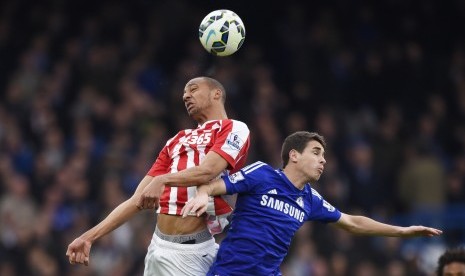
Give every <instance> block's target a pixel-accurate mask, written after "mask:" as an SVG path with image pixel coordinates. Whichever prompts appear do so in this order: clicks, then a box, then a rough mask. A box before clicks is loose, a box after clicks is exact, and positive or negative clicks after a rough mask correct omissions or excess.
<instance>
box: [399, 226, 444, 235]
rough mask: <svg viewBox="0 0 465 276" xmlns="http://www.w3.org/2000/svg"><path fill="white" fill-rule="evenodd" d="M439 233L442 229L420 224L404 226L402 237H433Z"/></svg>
mask: <svg viewBox="0 0 465 276" xmlns="http://www.w3.org/2000/svg"><path fill="white" fill-rule="evenodd" d="M441 234H442V230H439V229H436V228H431V227H426V226H421V225H414V226H409V227H405V229H404V231H403V232H402V236H403V237H434V236H439V235H441Z"/></svg>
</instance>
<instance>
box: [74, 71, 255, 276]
mask: <svg viewBox="0 0 465 276" xmlns="http://www.w3.org/2000/svg"><path fill="white" fill-rule="evenodd" d="M183 100H184V104H185V106H186V109H187V112H188V114H189V116H190V117H191V118H193V119H194V120H195V121H196V122H197V123H198V126H197V128H195V129H184V130H181V131H179V132H178V133H177V134H176V135H175V136H173V137H172V138H171V139H169V140H168V141H167V142H166V144H165V146H164V147H163V149H162V150H161V152H160V153H159V155H158V158H157V159H156V161H155V163H154V164H153V166H152V168H151V169H150V170H149V172H148V173H147V175H146V176H145V177H144V178H143V179H142V180H141V182H140V183H139V185H138V187H137V189H136V191H135V193H134V195H133V196H132V197H131V198H129V199H128V200H126V201H125V202H123V203H121V204H120V205H119V206H118V207H116V208H115V209H114V210H113V211H112V212H111V213H110V214H109V215H108V216H107V217H106V218H105V219H104V220H103V221H101V222H100V223H99V224H98V225H96V226H95V227H93V228H91V229H90V230H88V231H87V232H85V233H84V234H82V235H81V236H80V237H78V238H76V239H75V240H74V241H73V242H72V243H71V244H70V245H69V246H68V250H67V252H66V255H67V256H68V258H69V261H70V263H71V264H74V263H78V264H85V265H88V264H89V257H90V249H91V246H92V244H93V242H94V241H95V240H97V239H99V238H100V237H102V236H104V235H106V234H108V233H109V232H111V231H113V230H114V229H116V228H117V227H119V226H120V225H121V224H123V223H124V222H126V221H127V220H129V219H130V218H131V217H132V216H134V215H135V214H136V213H137V212H138V211H140V210H143V209H151V210H153V209H156V210H157V213H158V216H157V226H156V228H155V232H154V235H153V237H152V241H151V244H150V246H149V249H148V252H147V255H146V258H145V269H144V275H176V276H177V275H205V274H206V273H207V271H208V269H209V267H210V265H211V264H212V263H213V261H214V259H215V257H216V252H217V249H218V245H217V244H216V243H215V240H214V239H213V237H212V235H213V234H216V233H219V232H221V231H222V229H223V228H224V226H225V225H226V224H227V220H226V219H225V216H227V215H228V214H229V213H230V212H231V211H232V208H231V207H230V205H229V204H228V203H227V201H226V200H225V199H224V198H222V197H212V198H211V199H210V205H209V208H208V212H207V213H208V215H207V216H203V217H196V216H195V215H193V216H190V217H188V218H187V220H186V219H182V216H181V210H182V208H183V207H184V205H185V203H186V202H187V201H188V200H189V199H191V198H193V197H195V195H196V187H195V186H194V187H187V186H192V185H201V184H203V183H206V182H208V181H210V180H212V179H215V178H218V177H220V176H222V175H225V174H229V173H234V172H236V171H237V170H239V169H240V168H241V167H242V166H243V165H244V164H245V161H246V157H247V152H248V148H249V144H250V140H249V139H250V138H249V136H250V131H249V129H248V127H247V125H246V124H245V123H243V122H241V121H237V120H233V119H229V118H228V116H227V113H226V110H225V107H224V104H225V100H226V91H225V89H224V87H223V85H221V83H219V82H218V81H217V80H215V79H212V78H209V77H199V78H194V79H192V80H190V81H188V82H187V84H186V86H185V88H184V94H183ZM186 264H188V265H186Z"/></svg>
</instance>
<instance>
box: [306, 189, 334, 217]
mask: <svg viewBox="0 0 465 276" xmlns="http://www.w3.org/2000/svg"><path fill="white" fill-rule="evenodd" d="M311 191H312V192H311V197H312V210H311V215H310V217H309V218H308V220H312V221H320V222H336V221H338V220H339V218H340V217H341V212H340V211H339V210H338V209H336V208H335V207H333V206H332V205H331V204H329V203H328V202H327V201H326V200H325V199H324V198H323V197H322V196H321V195H320V194H319V193H318V192H317V191H316V190H314V189H313V188H312V189H311Z"/></svg>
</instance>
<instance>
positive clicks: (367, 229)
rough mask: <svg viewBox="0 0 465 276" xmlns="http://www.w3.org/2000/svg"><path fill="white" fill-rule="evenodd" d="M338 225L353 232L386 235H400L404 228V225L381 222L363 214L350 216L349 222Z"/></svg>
mask: <svg viewBox="0 0 465 276" xmlns="http://www.w3.org/2000/svg"><path fill="white" fill-rule="evenodd" d="M339 226H340V227H341V228H343V229H345V230H347V231H349V232H351V233H353V234H358V235H374V236H387V237H400V236H402V231H403V229H404V227H400V226H394V225H390V224H385V223H381V222H378V221H375V220H373V219H371V218H368V217H364V216H350V220H349V223H346V224H340V225H339Z"/></svg>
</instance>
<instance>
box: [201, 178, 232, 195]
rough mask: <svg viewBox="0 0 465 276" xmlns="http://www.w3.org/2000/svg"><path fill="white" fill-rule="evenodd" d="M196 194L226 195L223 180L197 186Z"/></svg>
mask: <svg viewBox="0 0 465 276" xmlns="http://www.w3.org/2000/svg"><path fill="white" fill-rule="evenodd" d="M197 193H199V194H201V193H205V194H206V195H208V196H217V195H224V194H226V185H225V183H224V180H223V179H217V180H214V181H211V182H210V183H208V184H204V185H201V186H198V187H197Z"/></svg>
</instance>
